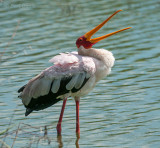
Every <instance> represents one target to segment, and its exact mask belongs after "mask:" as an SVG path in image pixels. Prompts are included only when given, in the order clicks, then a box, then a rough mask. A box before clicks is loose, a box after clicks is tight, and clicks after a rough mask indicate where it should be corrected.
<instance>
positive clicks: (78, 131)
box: [75, 98, 80, 136]
mask: <svg viewBox="0 0 160 148" xmlns="http://www.w3.org/2000/svg"><path fill="white" fill-rule="evenodd" d="M75 101H76V133H77V136H80V128H79V102H80V99H79V98H78V99H76V100H75Z"/></svg>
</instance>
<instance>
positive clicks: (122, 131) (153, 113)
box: [0, 0, 160, 148]
mask: <svg viewBox="0 0 160 148" xmlns="http://www.w3.org/2000/svg"><path fill="white" fill-rule="evenodd" d="M119 9H123V10H124V11H122V12H120V13H119V14H117V15H116V16H115V17H114V18H113V19H112V20H111V21H110V22H109V23H108V24H107V25H106V26H105V27H103V29H102V30H100V31H99V32H98V33H97V34H96V35H97V36H101V35H104V34H106V33H109V32H112V31H116V30H118V29H122V28H125V27H133V28H132V29H130V30H128V31H124V32H122V33H119V34H117V35H115V36H112V37H110V38H108V39H105V40H103V41H101V42H100V43H97V45H95V46H94V47H96V48H104V49H108V50H110V51H112V52H113V54H114V56H115V58H116V62H115V66H114V67H113V69H112V73H111V75H109V76H108V77H106V78H105V79H103V80H101V81H100V82H99V83H98V84H97V86H96V87H95V89H94V90H93V91H92V92H91V93H90V94H89V95H87V96H86V97H83V98H81V103H80V127H81V137H80V139H79V141H78V140H77V139H76V135H75V103H74V100H72V99H69V100H68V102H67V106H66V109H65V113H64V118H63V124H62V137H61V138H58V139H57V135H56V124H57V121H58V117H59V114H60V110H61V104H62V102H59V103H58V104H56V105H55V106H52V107H50V108H48V109H46V110H43V111H39V112H34V113H32V114H31V115H30V116H28V117H25V116H24V113H25V109H24V106H23V105H22V103H21V100H19V99H18V98H17V96H18V94H17V90H18V89H19V87H21V86H22V85H24V84H25V83H27V81H28V80H29V79H30V78H32V77H33V76H35V75H36V74H38V73H39V72H41V70H43V69H45V68H46V67H49V66H51V65H52V64H51V63H48V60H49V59H50V58H52V57H53V56H55V55H56V54H58V53H59V52H68V51H74V50H76V46H75V41H76V39H77V38H78V37H79V36H81V35H83V34H84V33H86V32H87V31H89V30H90V29H92V28H93V27H95V26H96V25H98V24H99V23H100V22H101V21H103V20H104V19H105V18H107V17H108V16H109V15H111V14H112V13H113V12H114V11H116V10H119ZM159 10H160V2H159V1H158V0H153V1H145V0H141V1H139V0H130V1H129V0H122V1H113V0H101V1H95V0H87V1H84V0H80V1H73V0H72V1H67V2H66V1H65V0H61V1H50V0H45V1H37V0H33V1H24V0H8V1H3V0H2V1H0V52H1V53H0V54H1V55H0V58H1V62H0V147H5V146H4V145H3V146H2V144H1V140H2V141H4V142H5V143H6V144H8V145H9V146H12V145H14V147H16V148H17V147H64V148H66V147H68V148H72V147H78V146H79V147H80V148H90V147H114V148H121V147H134V148H135V147H142V148H158V147H159V146H160V93H159V91H160V65H159V63H160V24H159V22H160V17H159V16H160V11H159ZM45 126H46V127H47V129H48V130H47V135H46V136H45V137H44V136H43V135H44V127H45ZM18 127H19V129H18ZM8 128H9V130H8V132H5V131H4V130H6V129H8ZM17 129H18V133H17V135H16V130H17ZM3 131H4V133H1V132H3ZM14 140H15V143H13V142H14ZM75 143H76V144H75Z"/></svg>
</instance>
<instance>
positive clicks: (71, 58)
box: [49, 52, 79, 65]
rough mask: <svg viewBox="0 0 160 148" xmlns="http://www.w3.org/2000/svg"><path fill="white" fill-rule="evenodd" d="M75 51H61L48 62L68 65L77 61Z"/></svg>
mask: <svg viewBox="0 0 160 148" xmlns="http://www.w3.org/2000/svg"><path fill="white" fill-rule="evenodd" d="M78 56H79V55H78V53H77V52H71V53H61V54H60V55H57V56H55V57H53V58H52V59H50V60H49V62H51V63H54V64H55V65H69V64H73V63H78V62H79V57H78Z"/></svg>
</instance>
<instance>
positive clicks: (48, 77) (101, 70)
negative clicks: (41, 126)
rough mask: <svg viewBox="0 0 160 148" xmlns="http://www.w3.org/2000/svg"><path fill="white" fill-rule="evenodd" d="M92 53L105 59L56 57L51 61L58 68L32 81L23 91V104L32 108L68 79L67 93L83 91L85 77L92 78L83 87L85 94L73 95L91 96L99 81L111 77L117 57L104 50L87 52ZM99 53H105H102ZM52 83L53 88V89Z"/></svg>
mask: <svg viewBox="0 0 160 148" xmlns="http://www.w3.org/2000/svg"><path fill="white" fill-rule="evenodd" d="M85 50H86V49H84V48H83V47H81V48H80V51H81V52H83V51H85ZM90 50H92V52H93V51H94V52H95V54H96V56H98V57H99V58H101V60H100V59H96V58H94V57H89V56H82V55H78V52H71V53H63V54H60V55H57V56H55V57H53V58H52V59H51V60H50V62H53V63H54V65H53V66H51V67H49V68H47V69H45V70H44V71H42V72H41V74H39V75H38V76H36V77H35V78H33V79H31V80H30V81H29V82H28V84H27V86H26V87H25V88H24V90H23V92H21V94H20V97H21V98H22V101H23V103H24V104H25V105H28V104H29V102H30V100H31V98H34V99H36V98H38V97H40V96H44V95H46V94H48V93H49V91H50V89H51V91H52V92H53V93H57V92H58V90H59V88H60V83H61V80H62V79H63V78H67V77H72V79H71V80H70V81H69V82H68V83H67V84H66V89H67V90H72V89H73V87H75V88H76V89H79V88H80V87H81V85H82V83H83V82H84V80H85V78H87V79H88V78H89V80H88V82H87V83H86V84H85V85H84V86H83V88H81V90H83V89H84V91H83V93H82V91H81V90H79V91H78V92H76V93H71V92H69V93H70V96H75V94H76V95H77V96H78V97H79V96H81V94H82V96H83V95H85V94H86V93H88V92H89V91H90V90H91V89H92V88H93V87H94V86H95V83H96V82H97V81H99V80H100V79H102V78H103V77H105V76H106V75H107V74H109V72H110V69H111V67H112V66H113V64H114V57H113V56H112V53H111V52H109V51H107V50H104V49H98V50H97V49H93V48H91V49H87V51H88V52H90ZM85 52H86V51H85ZM99 52H100V53H101V54H98V53H99ZM85 54H87V53H85ZM71 61H72V62H71ZM105 62H106V63H105ZM91 78H92V79H91ZM53 80H54V81H53ZM52 81H53V84H52V88H50V87H51V83H52ZM80 92H81V93H80ZM64 95H65V94H64Z"/></svg>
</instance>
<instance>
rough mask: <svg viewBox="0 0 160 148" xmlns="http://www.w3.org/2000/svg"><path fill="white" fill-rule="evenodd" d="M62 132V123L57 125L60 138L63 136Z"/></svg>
mask: <svg viewBox="0 0 160 148" xmlns="http://www.w3.org/2000/svg"><path fill="white" fill-rule="evenodd" d="M61 131H62V129H61V123H58V124H57V135H58V136H61Z"/></svg>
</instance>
